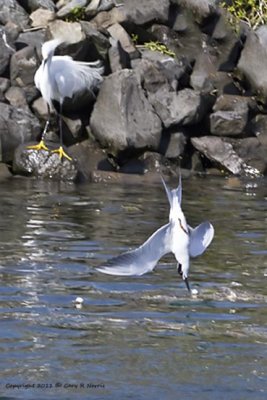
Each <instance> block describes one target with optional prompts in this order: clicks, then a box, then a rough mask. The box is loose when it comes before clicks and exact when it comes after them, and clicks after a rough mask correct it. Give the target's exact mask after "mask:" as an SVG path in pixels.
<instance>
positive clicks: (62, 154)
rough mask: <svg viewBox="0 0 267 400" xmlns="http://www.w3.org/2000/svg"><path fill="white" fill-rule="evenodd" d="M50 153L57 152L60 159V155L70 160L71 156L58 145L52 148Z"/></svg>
mask: <svg viewBox="0 0 267 400" xmlns="http://www.w3.org/2000/svg"><path fill="white" fill-rule="evenodd" d="M52 153H58V155H59V158H60V159H62V157H66V158H67V160H69V161H72V158H71V157H70V156H68V154H67V153H65V151H64V149H63V147H62V146H60V147H59V148H58V149H56V150H53V151H52Z"/></svg>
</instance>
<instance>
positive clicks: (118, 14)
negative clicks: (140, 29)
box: [90, 7, 127, 29]
mask: <svg viewBox="0 0 267 400" xmlns="http://www.w3.org/2000/svg"><path fill="white" fill-rule="evenodd" d="M126 20H127V17H126V15H125V13H124V7H115V8H112V10H110V11H102V12H100V13H99V14H97V15H96V17H94V18H93V19H92V20H91V21H90V22H91V23H92V24H94V25H95V27H96V28H97V29H107V28H108V27H109V26H111V25H114V24H116V23H118V24H120V23H123V22H125V21H126Z"/></svg>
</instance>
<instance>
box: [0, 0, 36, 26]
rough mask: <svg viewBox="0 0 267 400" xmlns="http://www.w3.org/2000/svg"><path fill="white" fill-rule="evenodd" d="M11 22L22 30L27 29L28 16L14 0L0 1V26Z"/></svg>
mask: <svg viewBox="0 0 267 400" xmlns="http://www.w3.org/2000/svg"><path fill="white" fill-rule="evenodd" d="M8 22H13V23H15V24H16V25H18V26H19V27H20V29H24V28H27V27H28V23H29V16H28V14H27V13H26V11H25V10H24V8H23V7H21V6H20V5H19V3H18V2H17V1H16V0H8V1H7V0H0V24H2V25H5V24H6V23H8Z"/></svg>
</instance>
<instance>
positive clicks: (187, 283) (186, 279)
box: [184, 278, 191, 293]
mask: <svg viewBox="0 0 267 400" xmlns="http://www.w3.org/2000/svg"><path fill="white" fill-rule="evenodd" d="M184 281H185V285H186V287H187V290H188V292H189V293H191V289H190V286H189V281H188V278H185V279H184Z"/></svg>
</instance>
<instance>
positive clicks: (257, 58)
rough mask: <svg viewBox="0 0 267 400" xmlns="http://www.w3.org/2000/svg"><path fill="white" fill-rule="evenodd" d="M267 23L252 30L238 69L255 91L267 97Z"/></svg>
mask: <svg viewBox="0 0 267 400" xmlns="http://www.w3.org/2000/svg"><path fill="white" fill-rule="evenodd" d="M266 65H267V25H263V26H261V27H260V28H258V29H257V30H256V32H254V31H250V32H249V34H248V37H247V40H246V43H245V47H244V49H243V51H242V53H241V57H240V60H239V62H238V66H237V67H238V70H239V71H240V72H241V73H242V74H243V75H244V76H245V78H246V79H247V80H248V82H249V83H250V85H251V87H252V89H253V90H254V92H256V93H258V94H259V95H260V96H261V97H262V98H264V99H265V100H266V99H267V70H266Z"/></svg>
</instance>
